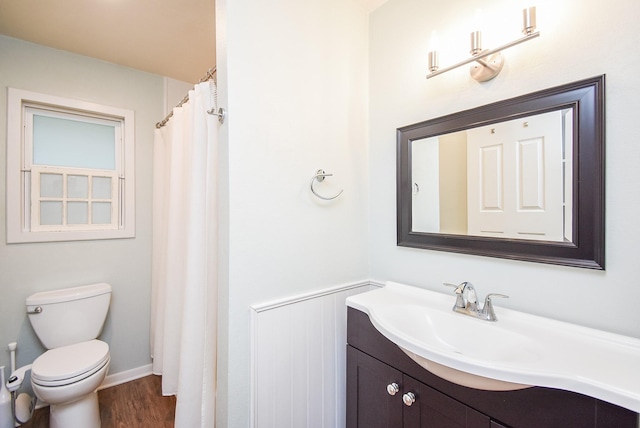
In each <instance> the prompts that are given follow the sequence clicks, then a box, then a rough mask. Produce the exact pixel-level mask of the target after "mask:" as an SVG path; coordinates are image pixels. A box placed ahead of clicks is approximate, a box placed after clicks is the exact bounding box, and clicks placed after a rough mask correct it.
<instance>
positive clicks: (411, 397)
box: [402, 392, 416, 406]
mask: <svg viewBox="0 0 640 428" xmlns="http://www.w3.org/2000/svg"><path fill="white" fill-rule="evenodd" d="M402 401H403V402H404V405H405V406H411V405H412V404H413V403H415V402H416V396H415V394H414V393H413V392H407V393H406V394H404V395H403V396H402Z"/></svg>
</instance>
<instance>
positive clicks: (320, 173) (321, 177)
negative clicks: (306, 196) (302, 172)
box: [309, 169, 343, 201]
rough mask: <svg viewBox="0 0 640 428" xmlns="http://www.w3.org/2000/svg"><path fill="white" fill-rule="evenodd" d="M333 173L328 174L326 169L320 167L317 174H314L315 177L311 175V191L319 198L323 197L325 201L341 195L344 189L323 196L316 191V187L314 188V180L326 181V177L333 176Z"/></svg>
mask: <svg viewBox="0 0 640 428" xmlns="http://www.w3.org/2000/svg"><path fill="white" fill-rule="evenodd" d="M332 175H333V174H327V173H325V172H324V170H322V169H319V170H317V171H316V175H314V176H313V177H311V184H310V185H309V186H310V187H311V193H313V194H314V195H316V196H317V197H318V198H320V199H323V200H325V201H330V200H332V199H335V198H337V197H338V196H340V195H341V194H342V192H343V191H342V190H340V191H339V192H338V193H337V194H336V195H335V196H330V197H326V196H322V195H319V194H318V193H316V191H315V189H314V188H313V182H314V181H316V180H317V181H318V182H320V183H322V182H323V181H324V178H325V177H331V176H332Z"/></svg>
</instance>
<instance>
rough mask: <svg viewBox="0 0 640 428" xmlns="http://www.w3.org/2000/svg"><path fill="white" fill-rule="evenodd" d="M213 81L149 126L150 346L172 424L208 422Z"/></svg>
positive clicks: (189, 427)
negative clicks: (171, 404) (170, 403)
mask: <svg viewBox="0 0 640 428" xmlns="http://www.w3.org/2000/svg"><path fill="white" fill-rule="evenodd" d="M215 91H216V87H215V83H214V82H213V81H209V82H204V83H200V84H198V85H196V86H195V87H194V89H193V90H192V91H189V101H188V102H187V103H185V104H183V106H182V107H176V108H175V109H174V110H173V117H172V118H171V119H170V120H169V122H168V123H167V124H166V125H165V126H164V127H162V128H160V129H156V130H155V143H154V147H153V148H154V156H153V251H152V278H151V279H152V304H151V352H152V357H153V372H154V373H155V374H161V375H162V393H163V395H174V394H175V395H176V418H175V427H176V428H194V427H211V428H213V426H214V416H215V391H216V381H215V379H216V308H217V298H216V297H217V224H218V222H217V178H216V174H217V134H218V126H219V124H218V120H217V118H216V116H212V115H209V114H207V112H206V111H207V110H209V109H211V108H215V107H216V106H215V105H214V103H215Z"/></svg>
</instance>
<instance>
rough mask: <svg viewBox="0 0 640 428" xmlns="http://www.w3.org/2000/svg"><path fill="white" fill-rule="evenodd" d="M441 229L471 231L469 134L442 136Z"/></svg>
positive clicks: (440, 141)
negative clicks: (468, 159) (468, 181)
mask: <svg viewBox="0 0 640 428" xmlns="http://www.w3.org/2000/svg"><path fill="white" fill-rule="evenodd" d="M438 143H439V144H440V160H439V164H440V232H442V233H452V234H456V235H464V234H466V233H467V134H466V133H465V132H456V133H453V134H447V135H443V136H441V137H439V139H438Z"/></svg>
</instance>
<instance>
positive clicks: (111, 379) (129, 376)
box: [98, 364, 153, 390]
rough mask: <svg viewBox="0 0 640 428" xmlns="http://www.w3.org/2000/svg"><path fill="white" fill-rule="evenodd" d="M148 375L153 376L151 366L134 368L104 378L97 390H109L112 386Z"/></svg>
mask: <svg viewBox="0 0 640 428" xmlns="http://www.w3.org/2000/svg"><path fill="white" fill-rule="evenodd" d="M150 374H153V373H152V371H151V364H147V365H145V366H140V367H136V368H135V369H131V370H126V371H123V372H120V373H114V374H111V375H108V376H107V377H106V378H105V380H104V382H102V385H100V387H99V388H98V390H101V389H106V388H111V387H112V386H116V385H120V384H121V383H126V382H131V381H132V380H136V379H140V378H141V377H145V376H149V375H150Z"/></svg>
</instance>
